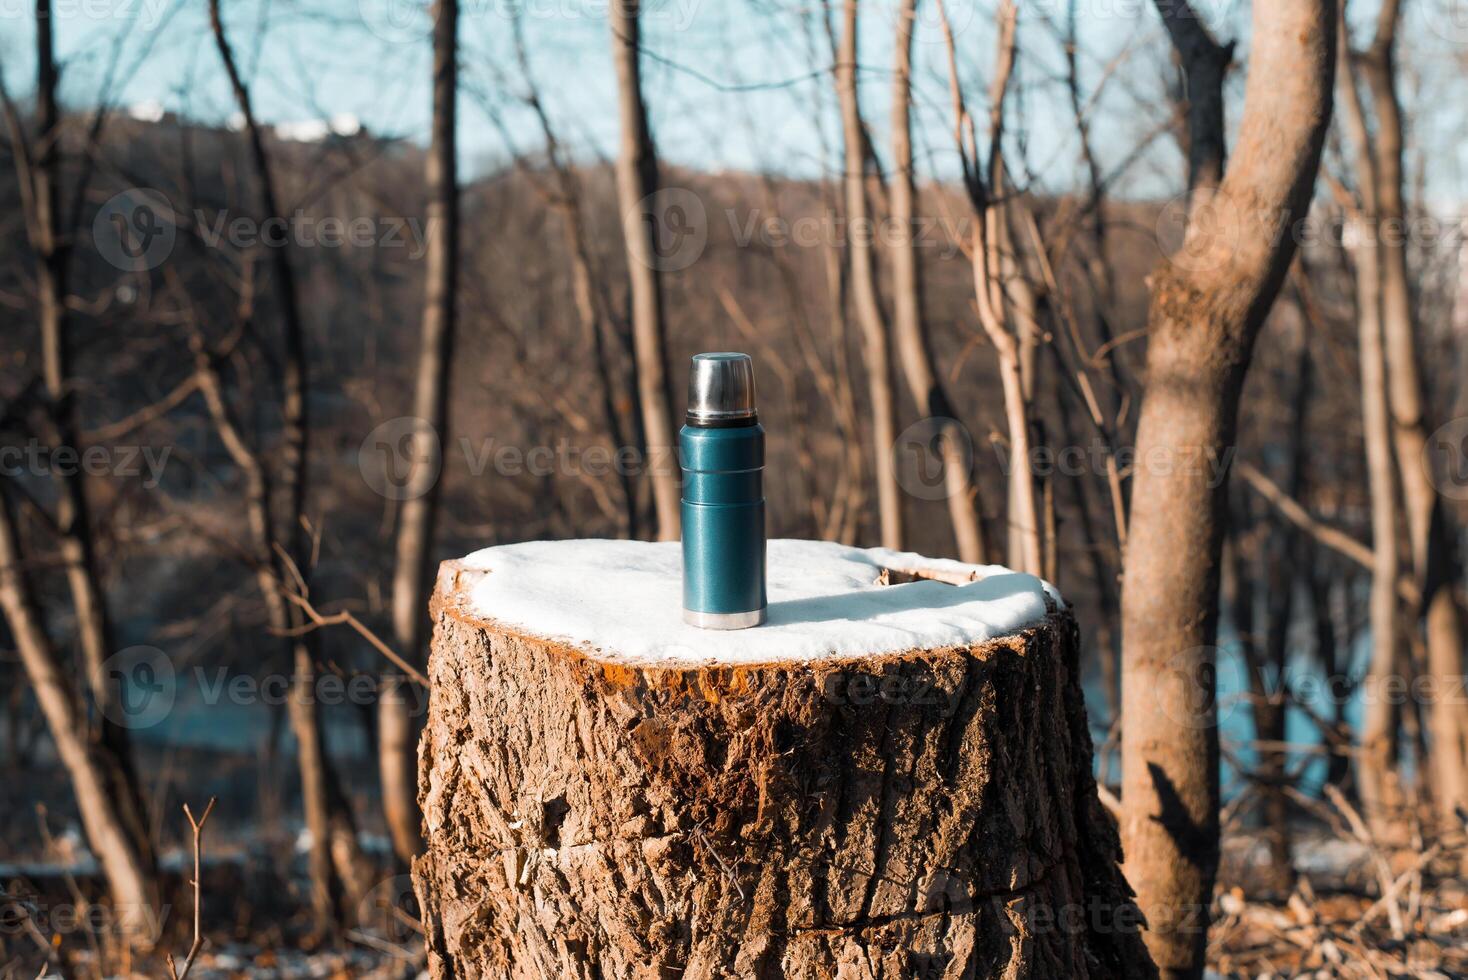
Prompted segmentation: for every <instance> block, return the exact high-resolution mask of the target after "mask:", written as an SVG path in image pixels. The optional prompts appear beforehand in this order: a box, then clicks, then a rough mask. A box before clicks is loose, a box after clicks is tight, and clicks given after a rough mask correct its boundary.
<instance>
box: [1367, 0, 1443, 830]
mask: <svg viewBox="0 0 1468 980" xmlns="http://www.w3.org/2000/svg"><path fill="white" fill-rule="evenodd" d="M1400 7H1401V5H1400V2H1399V0H1386V2H1384V3H1382V5H1381V10H1380V11H1379V15H1378V20H1377V29H1376V38H1375V40H1374V41H1373V43H1372V45H1371V47H1370V48H1369V49H1368V50H1367V51H1366V52H1365V54H1364V55H1363V56H1362V57H1361V58H1360V59H1359V64H1360V66H1361V68H1362V73H1363V74H1364V75H1365V77H1366V81H1367V83H1368V84H1369V85H1370V88H1371V93H1372V104H1373V106H1374V108H1375V117H1376V127H1377V128H1376V136H1375V140H1374V143H1375V153H1374V155H1373V162H1374V164H1375V168H1376V175H1375V185H1376V211H1377V222H1376V227H1377V229H1378V248H1379V250H1380V258H1381V310H1382V331H1383V334H1384V336H1385V340H1386V361H1387V392H1388V402H1389V404H1390V408H1391V419H1392V444H1393V446H1394V448H1395V449H1396V460H1397V472H1398V474H1399V475H1400V477H1401V481H1402V499H1403V504H1404V505H1405V510H1406V514H1407V528H1408V532H1409V536H1410V543H1411V560H1412V568H1413V572H1414V575H1415V578H1416V580H1417V583H1418V585H1419V587H1420V588H1421V589H1422V596H1423V603H1424V610H1425V612H1426V617H1427V660H1428V670H1429V672H1430V673H1431V675H1432V676H1433V678H1434V680H1435V681H1436V685H1435V686H1436V690H1437V692H1438V696H1436V697H1434V698H1433V699H1432V702H1431V706H1430V715H1429V720H1428V724H1429V727H1430V730H1431V733H1432V758H1431V770H1432V773H1433V778H1432V783H1431V786H1432V793H1433V797H1434V800H1435V802H1436V803H1437V805H1438V809H1439V812H1440V813H1441V815H1442V817H1443V819H1444V820H1446V821H1447V822H1448V824H1449V825H1450V826H1454V825H1456V824H1457V816H1456V812H1455V811H1456V808H1457V807H1459V806H1464V807H1468V759H1465V756H1464V750H1465V746H1464V731H1465V728H1464V725H1465V723H1468V706H1465V705H1464V704H1463V701H1462V699H1461V698H1456V697H1452V696H1450V695H1446V694H1445V693H1443V692H1447V691H1452V690H1456V689H1457V687H1459V686H1461V678H1462V676H1463V637H1462V615H1463V612H1462V609H1461V608H1460V607H1459V605H1458V601H1457V596H1456V595H1455V594H1454V590H1453V584H1452V583H1454V582H1456V581H1458V578H1459V575H1460V574H1461V569H1460V568H1459V567H1458V564H1457V561H1456V556H1455V555H1454V548H1453V530H1452V526H1451V522H1450V520H1449V518H1448V516H1447V514H1446V513H1444V512H1443V511H1442V508H1441V507H1440V504H1439V500H1438V495H1437V491H1436V489H1435V488H1434V487H1433V485H1432V479H1431V476H1430V474H1429V473H1428V472H1427V468H1426V467H1424V466H1423V465H1422V460H1423V457H1424V450H1425V449H1426V446H1427V429H1428V426H1427V422H1426V413H1425V411H1424V407H1423V398H1422V378H1421V372H1420V369H1419V363H1418V356H1417V325H1416V318H1415V316H1414V311H1413V304H1412V292H1411V285H1410V282H1411V280H1410V277H1409V273H1408V269H1407V245H1406V235H1407V229H1408V227H1409V225H1408V222H1407V210H1406V207H1405V205H1404V204H1403V200H1402V147H1403V133H1402V109H1401V104H1400V102H1399V100H1398V98H1397V91H1396V81H1397V70H1396V37H1397V25H1398V23H1399V19H1400V12H1401V11H1400ZM1362 177H1363V179H1365V175H1364V174H1363V175H1362Z"/></svg>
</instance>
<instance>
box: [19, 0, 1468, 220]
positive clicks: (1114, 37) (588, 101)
mask: <svg viewBox="0 0 1468 980" xmlns="http://www.w3.org/2000/svg"><path fill="white" fill-rule="evenodd" d="M425 2H426V0H224V9H225V13H226V22H227V25H228V29H229V32H230V35H231V39H232V41H233V42H234V44H235V47H236V52H237V56H238V57H240V58H241V60H242V62H243V63H244V65H245V67H246V71H247V74H248V75H249V76H250V78H251V81H252V85H253V89H254V94H255V100H256V103H257V107H258V111H259V112H260V114H261V115H262V117H264V118H265V119H267V120H269V121H272V122H299V121H302V120H310V119H319V118H327V117H330V116H332V115H336V114H342V113H349V114H353V115H355V116H357V117H359V118H360V119H361V120H362V122H363V123H364V124H365V125H366V126H367V127H368V128H369V129H371V130H373V131H374V132H378V133H387V134H393V135H398V136H403V137H407V138H410V139H419V140H421V139H422V138H424V136H425V134H426V132H427V124H428V105H429V102H428V69H429V49H428V40H427V31H428V26H429V21H428V17H427V14H426V11H425V8H424V3H425ZM1454 2H1456V0H1423V2H1422V3H1419V4H1409V5H1408V7H1409V11H1415V13H1413V14H1412V16H1411V17H1410V18H1409V22H1408V26H1409V31H1408V32H1407V33H1408V35H1409V36H1410V37H1411V38H1412V41H1411V43H1412V44H1413V45H1414V46H1419V45H1420V47H1421V50H1422V51H1423V52H1426V55H1430V57H1428V56H1426V55H1424V56H1423V57H1419V58H1416V59H1413V62H1414V74H1417V75H1420V76H1421V77H1415V78H1412V79H1409V80H1408V82H1407V85H1408V88H1409V91H1408V99H1409V103H1416V104H1419V105H1422V106H1425V107H1427V111H1426V112H1424V113H1422V114H1421V118H1420V120H1419V123H1418V125H1419V129H1420V131H1421V132H1422V133H1423V134H1424V136H1425V140H1424V142H1425V143H1427V144H1428V145H1430V146H1431V147H1432V150H1431V153H1430V155H1428V156H1429V157H1430V158H1425V159H1424V166H1425V167H1426V168H1427V172H1428V180H1429V187H1430V193H1431V194H1433V196H1434V197H1435V198H1436V199H1438V200H1439V201H1448V202H1461V201H1462V200H1463V198H1464V194H1463V193H1462V190H1463V187H1464V181H1463V173H1464V172H1465V170H1468V148H1465V140H1464V136H1463V118H1462V112H1463V106H1464V105H1465V104H1468V99H1464V98H1463V95H1464V94H1465V93H1464V92H1463V91H1462V88H1461V86H1463V85H1464V84H1465V83H1464V80H1463V73H1462V70H1461V62H1460V63H1459V64H1460V67H1459V68H1458V69H1457V70H1456V71H1455V70H1452V66H1451V65H1450V64H1448V59H1449V57H1450V56H1451V55H1452V54H1453V53H1454V52H1455V51H1456V52H1457V53H1458V55H1459V56H1461V55H1462V51H1463V48H1464V42H1468V24H1465V25H1462V31H1461V33H1462V34H1463V36H1462V37H1461V38H1460V37H1459V36H1458V33H1459V30H1458V28H1459V25H1458V24H1457V23H1456V22H1455V21H1451V20H1449V21H1446V22H1445V21H1443V20H1442V19H1441V18H1434V17H1433V16H1431V14H1432V12H1431V10H1429V9H1428V8H1427V6H1424V4H1426V5H1431V4H1433V3H1445V4H1452V3H1454ZM55 3H56V8H57V13H58V19H57V24H58V48H59V52H60V56H61V58H62V60H63V63H64V67H65V75H64V84H63V98H64V99H65V100H66V101H67V102H68V104H70V105H73V106H77V107H82V106H89V105H92V104H95V103H96V102H97V100H98V97H99V92H100V91H101V90H102V87H103V86H102V82H103V76H104V74H105V68H106V66H107V64H108V63H109V62H110V61H111V55H112V52H113V50H114V47H115V46H119V47H118V49H119V50H121V51H122V58H121V62H120V64H121V65H122V66H123V67H122V72H121V75H122V77H123V78H124V79H125V81H124V83H123V84H122V85H121V86H120V87H119V88H118V89H117V90H116V91H115V93H114V94H113V97H112V98H113V101H114V102H116V103H118V104H121V105H135V104H139V103H146V102H158V103H162V104H163V106H165V107H166V108H167V109H169V110H172V111H176V112H180V113H183V114H185V115H187V116H190V117H193V118H197V119H201V120H206V121H219V120H224V119H227V118H228V117H229V116H230V114H231V113H232V111H233V108H234V107H233V104H232V102H231V100H230V96H229V92H228V89H227V87H226V84H225V80H224V78H223V73H222V71H221V69H220V66H219V61H218V57H217V55H216V53H215V50H214V47H213V44H212V41H211V39H210V36H209V33H208V24H207V19H206V5H205V3H204V0H55ZM606 3H607V0H463V15H462V21H463V23H462V30H461V46H462V60H463V65H464V69H463V78H464V84H465V88H466V93H465V95H464V97H463V103H462V109H461V119H462V126H461V145H462V153H463V158H464V165H465V168H466V171H467V172H468V173H469V174H471V175H472V174H475V173H482V172H484V171H485V170H487V169H489V168H492V167H493V166H494V165H495V164H496V163H497V162H499V161H502V160H503V159H504V158H505V156H506V153H507V148H506V145H505V138H504V135H503V134H502V133H501V132H500V131H499V130H498V129H497V128H496V127H495V126H493V125H492V124H491V123H490V120H489V117H488V115H487V114H486V113H485V112H484V111H483V110H482V108H481V101H482V100H485V99H488V100H492V101H494V102H495V103H496V104H498V105H499V106H500V107H501V111H502V112H503V113H504V114H505V118H507V119H508V121H509V124H510V130H511V133H510V135H511V138H512V139H513V140H514V141H515V142H516V143H518V144H519V148H520V149H521V150H527V151H528V150H534V149H535V148H536V147H537V146H538V145H539V135H538V131H537V130H536V129H535V127H534V124H533V121H532V120H531V119H530V118H529V117H528V116H527V114H526V113H525V112H523V111H522V110H519V109H518V107H517V99H516V95H517V93H518V92H519V91H521V89H522V87H523V79H522V76H521V75H520V73H519V71H518V69H517V67H516V65H515V62H514V59H513V57H512V55H511V47H510V35H511V19H510V18H511V16H512V11H513V10H515V9H518V11H519V15H518V16H519V17H520V19H521V23H522V24H523V25H524V31H525V37H526V41H527V47H528V50H529V53H530V59H531V71H532V73H533V74H534V76H535V78H536V80H537V82H538V85H539V88H540V91H541V94H542V97H543V99H544V100H545V102H546V104H547V106H548V108H549V110H550V112H551V115H552V118H553V120H554V122H555V124H556V126H557V128H558V130H559V133H560V135H561V137H562V138H563V140H565V141H566V142H567V143H568V144H569V145H570V146H571V147H572V148H573V149H574V150H575V151H576V152H578V153H580V154H582V155H583V156H594V155H596V154H598V153H610V152H611V147H612V146H613V145H614V140H615V136H616V118H615V93H614V90H613V74H612V67H611V62H610V58H609V52H608V49H609V32H608V28H607V25H606V18H605V9H606ZM1197 6H1198V7H1199V9H1200V10H1201V11H1202V12H1203V13H1204V15H1205V17H1206V18H1207V19H1208V20H1209V22H1210V23H1211V24H1212V25H1213V26H1214V27H1215V28H1216V29H1217V30H1218V31H1219V32H1220V33H1221V34H1222V35H1223V36H1228V37H1237V38H1240V52H1241V53H1246V50H1247V37H1246V33H1247V21H1248V4H1247V3H1244V2H1242V0H1203V2H1201V3H1198V4H1197ZM895 7H896V0H864V2H863V18H864V26H863V32H862V39H861V40H862V52H861V61H862V63H863V72H862V84H863V102H864V108H865V112H866V115H867V118H868V121H869V123H870V124H871V125H872V127H873V130H874V133H875V135H876V138H877V140H878V146H879V149H882V148H884V147H885V141H886V119H887V112H888V87H889V84H890V79H891V64H892V47H891V43H892V42H891V38H892V28H893V24H894V17H895V13H894V12H895ZM1021 7H1022V11H1023V13H1022V16H1021V27H1020V43H1021V48H1022V58H1021V63H1020V67H1019V70H1018V74H1017V76H1016V81H1017V88H1016V89H1015V90H1013V91H1014V93H1015V94H1014V96H1013V97H1014V99H1015V102H1014V104H1013V109H1014V111H1013V112H1012V115H1011V120H1012V122H1011V125H1012V126H1015V130H1014V132H1013V134H1012V137H1011V144H1012V145H1011V148H1010V155H1011V158H1012V159H1014V160H1018V159H1019V158H1020V154H1021V152H1022V153H1023V157H1024V159H1025V160H1026V161H1028V165H1029V168H1030V170H1031V172H1032V174H1033V177H1034V179H1035V180H1037V181H1038V182H1039V184H1040V185H1041V186H1042V187H1043V188H1045V189H1049V190H1062V189H1065V188H1068V187H1070V186H1073V184H1074V182H1075V180H1076V179H1077V174H1078V173H1079V171H1078V169H1077V166H1078V162H1077V161H1078V145H1077V143H1076V140H1075V135H1074V126H1073V124H1072V121H1071V116H1070V110H1069V107H1068V104H1067V102H1066V98H1065V90H1064V87H1063V61H1062V56H1061V48H1060V44H1059V40H1058V36H1057V31H1058V29H1059V27H1060V25H1062V24H1063V23H1064V21H1065V17H1066V13H1067V11H1068V9H1069V0H1027V2H1024V3H1022V4H1021ZM31 8H32V3H31V0H0V66H3V70H4V73H5V78H6V81H7V84H8V85H9V86H10V89H11V91H12V93H14V94H17V95H22V96H23V95H24V94H25V93H26V92H27V91H28V90H29V88H30V87H31V86H30V83H31V73H32V72H33V61H32V59H31V56H30V52H31V47H32V45H33V39H34V33H33V30H34V27H33V23H32V20H31V17H32V9H31ZM1419 8H1420V9H1419ZM820 9H821V8H820V4H819V3H818V2H816V0H648V2H647V4H646V11H645V13H644V32H645V38H644V42H645V47H646V49H647V51H648V52H649V54H648V56H647V57H645V59H644V70H645V73H646V82H645V83H646V88H647V98H648V102H649V111H650V114H651V116H652V120H653V126H654V130H655V133H656V136H657V139H658V143H659V149H660V152H661V154H662V156H663V157H664V158H665V159H666V160H668V161H670V162H672V163H675V164H679V165H685V166H692V167H697V168H700V169H708V170H718V169H741V170H749V169H759V170H773V171H780V172H787V173H794V174H802V175H811V174H818V173H822V172H829V169H830V160H829V156H828V155H825V154H823V150H822V147H823V135H822V134H823V131H824V145H826V146H827V147H828V148H833V147H834V146H835V143H836V141H837V139H838V137H839V130H838V128H837V121H836V118H835V113H834V105H833V100H832V97H831V93H830V91H829V88H830V81H829V76H827V75H825V74H822V73H820V72H819V71H818V69H820V68H823V67H826V66H828V65H829V63H830V52H829V47H828V42H827V40H826V37H825V34H824V32H823V29H822V28H821V26H820V22H819V11H820ZM935 10H936V8H935V3H934V0H922V2H921V3H920V25H919V29H918V34H917V37H918V40H917V44H916V54H915V63H916V67H915V101H916V123H917V139H916V145H917V149H918V152H919V154H920V155H923V154H926V156H925V164H924V166H925V168H926V169H927V171H928V172H929V173H930V174H935V175H939V176H945V177H947V176H952V174H953V172H954V171H955V169H956V168H955V159H956V158H955V156H954V154H953V152H952V150H951V137H950V132H951V117H950V112H949V102H948V92H947V66H946V55H945V51H944V47H943V44H942V43H941V33H940V31H939V29H938V26H937V19H936V13H935ZM948 10H949V16H950V18H951V20H952V21H953V23H954V25H955V28H956V31H957V38H958V47H959V58H960V61H961V66H960V73H961V75H962V76H963V77H964V80H965V85H966V89H967V95H968V98H969V100H970V102H971V105H973V106H975V107H976V108H977V109H978V110H980V111H981V110H982V108H983V103H984V89H985V85H986V80H987V77H988V69H989V66H990V63H991V60H992V50H993V46H994V30H993V23H992V21H993V6H992V3H991V2H989V0H948ZM1076 12H1077V23H1078V25H1079V34H1080V38H1081V55H1080V62H1081V77H1082V87H1083V89H1084V92H1085V95H1086V97H1087V98H1088V99H1089V98H1091V96H1092V95H1093V93H1094V92H1095V91H1096V89H1097V87H1098V85H1102V83H1103V81H1104V85H1103V86H1102V91H1103V96H1102V97H1101V98H1100V100H1099V101H1098V102H1097V103H1096V104H1095V105H1094V106H1093V107H1092V109H1091V110H1090V111H1091V118H1092V125H1093V129H1094V132H1095V141H1096V148H1097V151H1098V153H1099V155H1100V156H1101V158H1102V160H1103V164H1104V166H1105V167H1107V168H1110V167H1115V166H1117V165H1119V164H1121V163H1122V162H1123V161H1124V160H1126V159H1127V158H1128V157H1129V155H1131V154H1132V151H1133V148H1134V147H1135V146H1137V144H1138V143H1139V141H1141V140H1143V139H1144V138H1145V136H1146V135H1147V134H1149V133H1152V132H1153V131H1155V130H1156V129H1157V127H1158V126H1159V124H1160V123H1161V121H1162V114H1163V112H1164V109H1163V105H1162V99H1161V93H1162V86H1163V82H1164V79H1165V78H1166V77H1167V76H1168V72H1169V68H1168V66H1167V51H1168V49H1167V45H1166V40H1165V37H1164V35H1163V32H1162V29H1161V25H1160V22H1159V20H1158V17H1157V14H1156V13H1155V11H1154V10H1153V9H1152V6H1151V3H1150V0H1078V2H1077V4H1076ZM1369 13H1370V11H1369V10H1367V9H1358V12H1357V17H1358V19H1366V18H1367V15H1369ZM1419 37H1420V38H1421V40H1420V42H1419V40H1418V38H1419ZM1415 50H1416V48H1415V47H1414V51H1415ZM1439 63H1441V64H1439ZM1416 65H1421V66H1423V67H1422V68H1421V69H1420V70H1419V69H1417V68H1416V67H1415V66H1416ZM1443 65H1446V66H1447V67H1446V68H1444V67H1442V66H1443ZM813 72H814V77H812V75H813ZM1241 82H1242V73H1235V77H1234V80H1233V83H1232V89H1231V91H1232V93H1233V94H1234V96H1235V98H1237V96H1238V94H1240V93H1241V92H1242V85H1241ZM1232 115H1237V113H1236V111H1235V112H1234V113H1232ZM1180 183H1181V159H1180V157H1179V156H1178V154H1177V151H1176V149H1175V147H1174V146H1173V145H1172V143H1171V141H1170V139H1168V138H1167V137H1165V136H1164V137H1162V138H1161V139H1158V140H1156V141H1155V142H1154V143H1153V144H1152V149H1151V151H1150V152H1148V153H1146V154H1144V155H1143V156H1142V157H1141V158H1140V159H1138V160H1136V161H1135V162H1134V163H1133V164H1132V165H1131V167H1130V168H1129V169H1128V170H1127V172H1126V176H1125V178H1124V179H1123V180H1122V181H1121V182H1120V183H1119V184H1118V185H1117V188H1116V190H1117V192H1118V193H1123V194H1131V195H1139V196H1165V195H1168V194H1171V193H1175V192H1176V190H1177V189H1178V188H1179V187H1180Z"/></svg>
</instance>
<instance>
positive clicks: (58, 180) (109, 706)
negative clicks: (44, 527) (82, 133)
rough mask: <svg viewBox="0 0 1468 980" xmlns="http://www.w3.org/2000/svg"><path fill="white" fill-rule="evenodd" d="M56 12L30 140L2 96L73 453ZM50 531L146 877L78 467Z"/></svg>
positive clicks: (112, 771) (98, 735)
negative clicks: (32, 135) (64, 575)
mask: <svg viewBox="0 0 1468 980" xmlns="http://www.w3.org/2000/svg"><path fill="white" fill-rule="evenodd" d="M55 19H56V16H55V11H54V10H53V9H52V5H51V3H50V2H49V0H37V3H36V138H35V140H34V141H29V140H26V139H25V138H24V133H23V131H22V129H21V127H20V121H19V119H18V118H17V117H16V116H15V115H14V107H13V106H12V105H11V104H10V103H9V99H8V97H7V98H6V112H7V115H8V116H9V117H10V118H9V123H10V126H11V137H12V141H13V143H12V150H13V156H14V157H15V161H16V177H17V180H18V182H19V183H20V184H21V200H22V202H23V205H24V217H25V227H26V234H27V239H28V240H29V242H30V245H31V248H32V250H33V251H34V252H35V255H36V296H37V300H38V302H39V307H40V309H39V311H38V321H39V326H40V334H41V367H42V380H43V382H44V384H45V391H46V397H47V401H48V405H47V409H48V417H47V420H48V423H49V425H50V426H51V430H52V431H50V432H48V433H47V434H46V435H47V438H48V439H49V440H50V441H51V442H52V443H53V444H54V445H56V446H58V447H68V448H70V449H71V450H72V451H73V452H80V451H81V449H82V446H81V443H80V438H79V433H78V428H79V427H78V425H77V410H76V390H75V379H74V378H73V377H72V370H71V329H70V328H71V318H70V316H69V315H68V312H67V295H68V291H69V282H70V256H71V246H70V242H71V240H72V237H73V236H72V234H71V231H70V229H69V228H67V227H66V226H65V219H64V218H63V216H62V213H61V184H62V162H63V160H62V144H61V107H60V103H59V101H58V99H57V87H58V85H59V82H60V72H59V71H58V68H57V64H56V52H55ZM52 479H53V480H54V481H55V483H56V491H57V492H56V517H55V525H56V529H57V537H58V539H59V540H58V544H59V550H60V554H61V559H62V564H63V565H64V568H65V572H66V581H67V586H68V589H69V591H70V593H71V600H72V610H73V612H74V614H75V616H76V631H77V641H78V645H79V647H80V650H81V660H82V666H83V675H84V677H85V679H86V684H87V689H88V690H89V691H90V693H91V699H92V702H93V703H94V704H95V706H96V709H97V710H96V714H95V717H94V718H91V719H89V718H88V715H87V713H86V712H85V711H83V712H81V713H80V715H79V716H78V717H79V718H80V720H81V724H82V726H83V729H84V730H86V734H87V737H88V738H91V739H92V740H94V741H96V742H97V743H98V744H99V745H100V746H101V748H102V750H103V751H104V752H105V753H106V754H107V755H108V756H110V757H111V758H112V759H113V760H114V763H115V764H113V765H110V766H108V767H106V770H105V771H106V774H107V775H108V777H109V778H110V779H112V780H113V782H112V783H111V784H110V785H109V787H108V790H107V792H108V793H109V794H110V795H112V796H113V797H115V798H116V800H117V801H118V804H117V814H118V816H119V817H120V818H121V819H122V821H123V823H124V825H125V826H126V828H127V832H128V834H129V835H130V836H131V837H132V838H133V847H134V848H135V849H136V850H137V852H138V854H139V855H141V857H142V860H143V862H144V867H145V868H146V869H147V873H148V874H149V875H150V876H151V875H152V874H153V863H154V855H153V843H152V839H151V835H150V833H149V830H148V819H147V814H146V807H145V805H144V802H143V796H142V793H141V791H140V789H139V787H138V780H137V773H136V771H135V770H134V769H133V763H132V749H131V745H130V741H131V740H130V739H129V738H128V730H127V728H126V726H125V725H124V724H122V723H121V720H122V719H124V718H125V717H126V712H125V711H124V710H123V700H122V681H121V679H120V678H113V677H109V676H108V672H107V667H106V662H107V658H108V657H110V656H112V654H113V653H114V652H116V650H117V646H116V644H115V642H114V636H113V632H112V621H111V617H110V615H109V613H108V609H107V598H106V595H105V593H104V591H103V588H102V580H101V572H100V569H99V567H98V557H97V541H96V537H95V534H96V531H95V528H94V527H93V522H92V516H91V507H90V505H89V503H88V501H87V492H86V483H85V468H82V469H81V470H78V471H77V472H74V473H73V472H69V471H68V470H67V469H66V468H64V467H57V468H56V469H55V472H54V473H53V474H52Z"/></svg>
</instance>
